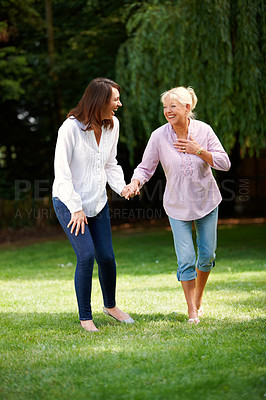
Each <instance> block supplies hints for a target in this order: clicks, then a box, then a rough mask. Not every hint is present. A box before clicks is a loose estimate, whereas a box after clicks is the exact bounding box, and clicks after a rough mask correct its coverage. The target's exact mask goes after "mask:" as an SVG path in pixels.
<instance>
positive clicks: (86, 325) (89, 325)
mask: <svg viewBox="0 0 266 400" xmlns="http://www.w3.org/2000/svg"><path fill="white" fill-rule="evenodd" d="M80 325H81V326H82V328H83V329H85V331H87V332H99V329H97V328H96V326H95V325H94V323H93V321H92V319H88V320H86V321H80Z"/></svg>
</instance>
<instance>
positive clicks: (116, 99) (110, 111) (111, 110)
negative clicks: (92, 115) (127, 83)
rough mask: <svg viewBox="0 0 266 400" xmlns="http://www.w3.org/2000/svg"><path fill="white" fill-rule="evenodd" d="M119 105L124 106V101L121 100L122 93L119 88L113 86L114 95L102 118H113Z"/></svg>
mask: <svg viewBox="0 0 266 400" xmlns="http://www.w3.org/2000/svg"><path fill="white" fill-rule="evenodd" d="M118 107H122V103H121V101H120V93H119V90H118V89H116V88H114V87H112V96H111V100H110V102H109V104H108V105H107V107H106V108H105V110H104V112H103V113H102V119H103V120H104V119H112V118H113V116H114V115H115V111H117V110H118Z"/></svg>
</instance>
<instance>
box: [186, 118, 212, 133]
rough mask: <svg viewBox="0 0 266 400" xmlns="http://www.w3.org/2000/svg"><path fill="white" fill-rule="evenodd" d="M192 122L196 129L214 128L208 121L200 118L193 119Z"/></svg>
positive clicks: (206, 129)
mask: <svg viewBox="0 0 266 400" xmlns="http://www.w3.org/2000/svg"><path fill="white" fill-rule="evenodd" d="M190 122H191V125H192V126H193V127H194V128H195V129H202V130H205V131H208V130H210V129H212V128H211V126H210V125H209V124H207V122H204V121H200V120H199V119H191V120H190Z"/></svg>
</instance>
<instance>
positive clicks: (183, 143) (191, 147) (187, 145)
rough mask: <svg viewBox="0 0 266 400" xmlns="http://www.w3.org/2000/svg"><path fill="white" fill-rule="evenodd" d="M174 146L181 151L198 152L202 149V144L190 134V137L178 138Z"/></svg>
mask: <svg viewBox="0 0 266 400" xmlns="http://www.w3.org/2000/svg"><path fill="white" fill-rule="evenodd" d="M174 147H175V148H176V149H177V150H178V151H179V152H180V153H188V154H197V151H199V150H200V149H201V146H200V145H199V144H198V142H196V140H195V139H194V138H193V137H192V136H191V135H190V137H189V140H188V139H177V142H175V143H174Z"/></svg>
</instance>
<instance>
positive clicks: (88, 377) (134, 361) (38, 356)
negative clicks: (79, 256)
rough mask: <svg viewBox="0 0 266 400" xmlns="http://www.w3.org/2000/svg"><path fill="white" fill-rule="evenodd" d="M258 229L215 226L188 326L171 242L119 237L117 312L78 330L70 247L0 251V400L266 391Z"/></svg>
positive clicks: (211, 398)
mask: <svg viewBox="0 0 266 400" xmlns="http://www.w3.org/2000/svg"><path fill="white" fill-rule="evenodd" d="M265 233H266V232H265V226H240V227H233V228H232V227H225V226H223V227H221V228H220V230H219V235H218V237H219V247H218V253H217V264H216V266H215V268H214V269H213V271H212V273H211V275H210V278H209V281H208V283H207V287H206V291H205V295H204V306H205V317H203V318H202V319H201V323H200V324H199V325H197V326H191V325H189V324H188V323H187V307H186V302H185V299H184V294H183V292H182V288H181V285H180V283H179V284H178V282H177V279H176V274H175V270H176V257H175V254H174V248H173V243H172V238H171V232H169V231H166V230H162V229H159V230H155V231H151V232H131V233H130V232H127V231H122V232H116V233H114V235H113V242H114V250H115V254H116V261H117V270H118V277H117V303H118V306H120V307H121V309H124V310H126V311H127V312H129V313H130V314H131V315H132V316H133V317H134V319H135V320H136V323H135V324H134V325H132V326H127V325H122V324H119V323H118V322H116V321H114V320H113V319H111V318H109V317H107V316H106V315H104V314H103V312H102V295H101V290H100V285H99V280H98V276H97V268H95V271H94V275H93V293H92V307H93V316H94V322H95V324H96V325H97V327H98V328H99V333H96V334H95V333H93V334H90V333H86V332H85V331H83V330H81V328H80V327H79V324H78V315H77V306H76V299H75V294H74V286H73V273H74V269H75V255H74V251H73V249H72V247H71V245H70V243H69V242H68V241H66V240H64V241H55V242H46V243H39V244H34V245H30V246H24V247H14V246H12V247H7V248H1V263H0V285H1V299H0V311H1V313H0V324H1V332H0V379H1V388H0V391H1V399H2V400H18V399H19V400H28V399H30V400H33V399H38V400H57V399H62V400H69V399H78V400H87V399H92V398H93V399H97V400H103V399H107V400H118V399H119V400H129V399H130V400H142V399H145V400H154V399H156V400H162V399H163V400H187V399H191V400H221V399H224V400H239V399H243V400H244V399H248V400H257V399H261V398H263V395H264V393H265V385H264V382H265V345H264V343H265V308H264V307H263V305H264V304H265V244H264V242H265V240H264V237H265Z"/></svg>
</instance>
